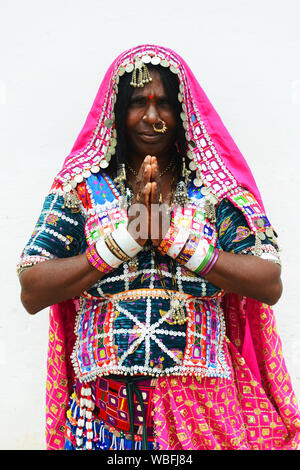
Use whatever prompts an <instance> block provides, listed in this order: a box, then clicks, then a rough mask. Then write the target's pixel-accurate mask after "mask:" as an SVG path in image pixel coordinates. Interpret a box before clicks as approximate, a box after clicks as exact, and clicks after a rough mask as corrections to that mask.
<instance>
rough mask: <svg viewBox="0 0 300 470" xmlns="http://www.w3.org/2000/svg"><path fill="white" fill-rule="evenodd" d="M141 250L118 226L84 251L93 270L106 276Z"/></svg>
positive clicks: (122, 227)
mask: <svg viewBox="0 0 300 470" xmlns="http://www.w3.org/2000/svg"><path fill="white" fill-rule="evenodd" d="M141 250H142V246H140V245H139V244H138V243H137V242H136V241H135V240H134V239H133V238H132V236H131V235H130V233H129V232H128V231H127V229H126V228H125V227H124V226H123V225H120V226H119V227H118V228H117V229H116V230H114V231H113V232H111V233H110V234H108V235H107V236H105V237H104V238H102V239H100V240H98V241H97V242H96V243H94V244H92V245H90V246H89V247H88V249H87V250H86V256H87V259H88V261H89V263H90V264H91V265H92V266H93V267H94V268H96V269H98V271H100V272H102V273H104V274H108V273H110V272H112V271H113V270H114V269H116V268H118V267H119V266H120V265H121V264H122V263H123V262H125V261H130V260H131V259H132V258H134V257H135V256H136V255H137V254H138V253H139V252H140V251H141ZM100 254H101V256H100Z"/></svg>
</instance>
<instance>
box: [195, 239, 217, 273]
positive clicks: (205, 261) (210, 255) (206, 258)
mask: <svg viewBox="0 0 300 470" xmlns="http://www.w3.org/2000/svg"><path fill="white" fill-rule="evenodd" d="M213 252H214V247H213V245H209V248H208V251H207V254H206V256H205V258H204V260H203V261H202V263H201V264H200V266H198V268H197V269H196V270H195V273H196V274H199V273H200V272H201V271H202V269H204V268H205V266H206V265H207V264H208V262H209V260H210V258H211V257H212V255H213Z"/></svg>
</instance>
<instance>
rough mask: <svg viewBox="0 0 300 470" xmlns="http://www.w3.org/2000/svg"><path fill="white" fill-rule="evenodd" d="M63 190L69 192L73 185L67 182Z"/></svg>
mask: <svg viewBox="0 0 300 470" xmlns="http://www.w3.org/2000/svg"><path fill="white" fill-rule="evenodd" d="M63 190H64V192H65V193H69V192H70V191H71V190H72V186H71V184H70V183H67V184H65V185H64V186H63Z"/></svg>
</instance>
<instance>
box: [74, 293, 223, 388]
mask: <svg viewBox="0 0 300 470" xmlns="http://www.w3.org/2000/svg"><path fill="white" fill-rule="evenodd" d="M154 291H155V292H153V289H139V290H137V291H135V293H134V294H135V296H134V297H133V298H134V299H137V298H138V296H139V298H143V299H145V300H146V312H145V325H144V324H142V323H141V322H140V321H139V320H138V319H137V318H135V317H133V316H132V314H131V313H130V312H129V311H128V310H127V309H125V308H123V307H121V306H120V304H119V303H118V300H123V299H124V297H122V296H124V293H120V294H119V297H115V298H112V299H111V300H110V301H103V302H101V311H103V310H102V309H104V310H105V312H106V316H105V325H104V331H103V334H102V337H103V344H104V346H105V347H106V350H107V351H109V355H108V356H107V355H105V359H103V360H102V364H101V365H96V363H94V364H93V365H92V366H91V367H90V368H89V370H86V371H84V367H83V366H80V362H78V361H79V360H80V359H79V357H78V354H81V353H80V351H81V347H82V346H81V345H84V343H85V340H84V341H82V340H81V339H80V333H79V332H80V328H81V322H82V321H83V318H85V315H86V312H87V309H86V304H85V301H84V300H83V299H82V300H81V307H80V309H79V312H78V314H77V318H76V324H75V330H74V331H75V335H76V338H77V339H76V342H75V346H74V349H73V353H72V355H71V361H72V363H73V367H74V370H75V374H76V377H77V378H78V379H79V380H80V382H83V383H85V382H89V381H91V380H94V379H95V378H96V377H99V376H102V375H108V374H111V373H113V374H120V375H122V374H125V375H126V374H130V375H136V374H146V375H151V376H161V375H172V374H173V375H197V376H202V377H206V376H209V377H228V374H229V369H228V365H227V363H226V360H225V357H224V355H223V353H222V351H223V341H224V336H225V321H224V315H223V311H222V309H221V306H220V301H218V300H217V298H216V299H212V298H211V297H210V298H209V300H208V301H206V303H205V301H204V300H203V299H201V301H200V302H199V301H198V299H196V298H195V297H191V296H185V297H186V298H185V299H184V305H185V307H186V311H187V313H188V326H187V329H186V330H185V332H182V331H177V332H176V331H174V330H172V331H169V330H161V329H160V328H159V327H160V325H162V324H163V322H164V321H165V320H166V319H167V318H168V316H169V315H170V312H171V311H170V310H169V311H168V312H166V314H165V315H164V316H161V317H160V319H159V320H158V321H156V322H155V323H153V324H151V323H150V314H151V311H150V310H149V309H151V303H150V299H151V298H153V296H157V295H159V294H161V295H166V293H164V292H163V291H160V290H159V289H158V290H157V289H155V290H154ZM128 295H129V296H130V297H129V298H132V295H133V294H132V291H129V292H128ZM181 296H182V294H181ZM113 297H114V296H113ZM218 297H220V296H218ZM117 298H118V300H117ZM158 298H162V297H160V295H159V297H158ZM181 298H182V297H181ZM196 304H197V305H199V309H200V310H201V311H202V313H201V314H200V316H201V315H205V318H206V315H207V314H209V317H207V318H206V322H207V321H208V319H209V318H210V316H211V315H213V317H211V318H210V320H209V322H210V324H211V327H209V328H213V324H214V325H215V326H214V328H218V341H217V345H216V350H215V352H214V353H212V352H211V350H210V349H211V347H213V344H214V342H215V340H214V338H212V341H210V342H209V343H206V342H205V341H204V344H206V346H205V347H208V348H210V349H209V351H210V352H209V356H207V355H205V356H204V358H203V357H202V359H201V361H202V362H201V363H200V362H199V361H200V359H198V358H197V357H196V356H195V357H193V355H191V350H190V348H191V347H192V346H193V345H194V344H195V342H194V338H195V336H197V335H198V336H197V337H199V338H200V337H202V336H201V335H202V333H197V332H195V331H194V330H195V328H193V325H194V323H195V322H197V320H196V310H195V308H194V306H195V305H196ZM192 306H193V307H192ZM97 308H98V306H97V304H95V305H94V306H91V310H90V312H91V313H89V314H88V317H87V318H89V322H92V323H91V324H94V321H95V319H94V315H95V312H96V310H97ZM203 309H204V310H203ZM116 311H118V312H123V313H125V314H126V317H127V318H129V319H130V318H131V319H132V320H133V322H134V324H135V325H137V326H138V327H139V329H140V334H139V336H138V337H137V339H135V340H134V342H133V343H132V345H131V347H129V348H128V350H127V351H125V352H124V353H123V355H122V356H121V357H119V358H117V355H116V351H115V348H114V343H113V340H114V335H115V334H123V333H126V334H135V333H136V330H135V329H134V328H133V329H132V330H129V329H124V331H123V330H122V329H121V328H120V329H115V328H114V327H113V324H114V318H115V312H116ZM90 315H92V316H90ZM201 318H202V316H201ZM213 318H214V320H213ZM198 321H199V325H200V329H201V328H202V320H198ZM211 322H214V323H211ZM205 325H206V326H205V335H206V334H210V330H208V331H207V330H206V328H207V327H208V323H205ZM217 325H218V326H217ZM160 333H163V335H172V336H175V335H184V336H186V335H187V337H186V339H187V341H186V349H185V352H184V354H183V359H182V360H179V359H178V358H177V356H176V355H174V354H173V352H172V351H170V349H168V348H166V347H165V346H164V344H163V343H162V341H161V340H160V339H159V338H157V337H156V334H160ZM93 334H95V333H93ZM150 336H151V340H152V341H155V342H156V343H157V345H158V346H159V347H160V349H161V350H162V351H163V353H164V354H167V355H169V356H170V357H171V359H172V360H173V361H174V362H175V363H176V364H177V365H175V366H172V367H167V368H165V369H164V370H162V369H161V368H159V367H156V366H154V367H149V366H148V364H149V352H150V343H149V338H150ZM145 337H147V338H146V341H145V348H146V355H145V363H144V365H133V366H131V367H128V366H125V365H123V364H122V363H123V362H124V360H125V359H126V357H127V356H128V354H130V353H131V352H133V351H134V350H135V349H136V348H137V347H138V345H139V344H140V343H141V342H142V341H143V340H144V339H145ZM203 339H205V336H204V337H203ZM209 345H211V346H209ZM87 347H88V343H87V345H86V346H84V348H87ZM201 347H202V346H201ZM86 351H87V352H88V350H86ZM199 351H200V350H199ZM89 354H91V352H90V353H89ZM93 354H95V352H94V353H93ZM147 354H148V355H147ZM197 354H200V352H199V353H197ZM201 354H202V353H201ZM207 354H208V353H207ZM211 354H213V356H211ZM199 357H200V356H199ZM211 360H212V361H215V362H214V365H212V366H210V365H209V364H210V362H211ZM98 363H99V362H98Z"/></svg>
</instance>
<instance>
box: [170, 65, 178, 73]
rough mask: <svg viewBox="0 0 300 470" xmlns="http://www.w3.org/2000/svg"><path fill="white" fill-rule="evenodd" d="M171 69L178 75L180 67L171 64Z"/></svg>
mask: <svg viewBox="0 0 300 470" xmlns="http://www.w3.org/2000/svg"><path fill="white" fill-rule="evenodd" d="M170 70H171V72H172V73H175V74H176V75H177V74H178V69H177V68H176V67H174V65H171V67H170Z"/></svg>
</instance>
